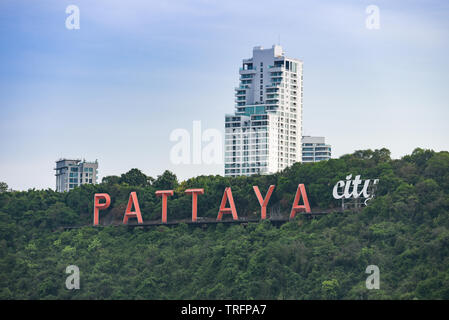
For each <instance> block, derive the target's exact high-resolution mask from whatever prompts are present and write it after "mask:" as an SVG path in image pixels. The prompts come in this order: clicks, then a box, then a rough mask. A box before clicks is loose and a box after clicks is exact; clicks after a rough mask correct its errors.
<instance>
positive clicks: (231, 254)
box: [0, 149, 449, 299]
mask: <svg viewBox="0 0 449 320" xmlns="http://www.w3.org/2000/svg"><path fill="white" fill-rule="evenodd" d="M348 174H361V175H362V179H369V178H379V179H380V183H379V186H378V190H377V195H376V198H375V199H373V200H371V202H370V205H369V206H368V207H366V208H364V209H363V210H362V211H360V212H344V213H332V214H328V215H326V216H323V217H319V218H315V219H305V218H302V217H298V218H296V219H295V220H293V221H290V222H288V223H285V224H283V225H282V226H280V227H277V226H274V225H272V224H271V223H270V222H269V221H264V222H259V223H249V224H248V225H247V226H245V225H231V226H228V225H224V224H217V225H209V226H207V227H206V228H201V227H198V226H192V225H187V224H184V223H181V224H179V225H177V226H175V227H167V226H161V227H149V228H141V227H138V228H130V227H127V226H123V225H120V226H107V225H110V224H120V222H121V220H122V218H123V213H124V209H125V206H126V203H127V201H128V196H129V193H130V192H131V191H137V194H138V199H139V203H140V207H141V209H142V215H143V219H144V222H147V221H150V220H157V219H160V212H161V200H160V198H157V197H156V196H155V191H156V190H163V189H174V190H175V195H174V196H173V197H171V198H170V199H169V202H168V210H169V214H168V218H169V220H174V219H189V218H190V214H191V196H188V195H185V194H184V190H185V189H187V188H197V187H203V188H204V189H205V194H204V195H202V196H200V197H199V215H200V216H207V217H216V215H217V211H218V207H219V203H220V200H221V197H222V195H223V191H224V189H225V187H227V186H231V187H232V192H233V195H234V199H235V202H236V207H237V211H238V214H239V216H240V217H257V216H258V215H259V212H260V207H259V203H258V201H257V199H256V196H255V194H254V192H253V190H252V186H253V185H258V186H259V188H260V190H261V192H262V194H263V195H264V194H265V192H266V190H267V189H268V186H269V185H270V184H274V185H276V189H275V192H274V194H273V196H272V199H271V200H270V203H269V211H268V213H269V215H270V214H271V215H287V214H288V212H289V209H290V208H291V204H292V201H293V197H294V194H295V192H296V188H297V185H298V183H304V184H305V185H306V188H307V193H308V196H309V200H310V203H311V205H312V208H313V210H323V209H332V208H336V207H338V206H339V203H338V202H337V201H336V200H333V198H332V188H333V186H334V184H335V183H336V182H337V181H338V180H342V179H345V177H346V175H348ZM97 192H107V193H109V194H110V195H111V198H112V204H111V207H110V209H108V210H106V211H102V212H101V214H100V222H101V224H103V225H105V226H101V227H92V226H90V225H91V223H92V212H93V194H94V193H97ZM448 193H449V153H448V152H434V151H431V150H422V149H416V150H415V151H414V152H413V153H412V154H411V155H408V156H405V157H403V158H402V159H399V160H392V159H390V153H389V151H388V150H386V149H381V150H375V151H371V150H364V151H357V152H355V153H353V154H350V155H345V156H343V157H341V158H339V159H332V160H330V161H327V162H319V163H314V164H295V165H293V166H292V167H289V168H288V169H286V170H284V171H283V172H281V173H279V174H274V175H267V176H252V177H239V178H224V177H220V176H200V177H196V178H192V179H189V180H187V181H183V182H178V181H177V178H176V176H175V175H174V174H172V173H171V172H169V171H166V172H165V173H163V174H162V175H161V176H159V177H157V178H156V179H154V178H151V177H148V176H146V175H145V174H143V173H142V172H141V171H139V170H137V169H132V170H131V171H129V172H128V173H126V174H123V175H121V176H120V177H118V176H110V177H106V178H104V180H103V182H102V183H101V184H99V185H84V186H82V187H79V188H76V189H75V190H73V191H70V192H68V193H56V192H54V191H52V190H28V191H26V192H18V191H8V187H7V185H6V184H4V183H3V184H1V188H0V298H1V299H190V298H192V299H449V270H448V267H449V214H448V213H449V195H448ZM74 225H77V226H82V227H81V228H77V229H71V230H66V231H64V229H63V228H62V227H63V226H74ZM372 264H374V265H377V266H378V267H379V268H380V289H379V290H367V289H366V287H365V280H366V278H367V276H368V274H366V273H365V269H366V267H367V266H368V265H372ZM69 265H77V266H78V267H79V269H80V274H81V288H80V289H79V290H68V289H66V287H65V281H66V278H67V276H68V274H66V273H65V271H66V267H67V266H69Z"/></svg>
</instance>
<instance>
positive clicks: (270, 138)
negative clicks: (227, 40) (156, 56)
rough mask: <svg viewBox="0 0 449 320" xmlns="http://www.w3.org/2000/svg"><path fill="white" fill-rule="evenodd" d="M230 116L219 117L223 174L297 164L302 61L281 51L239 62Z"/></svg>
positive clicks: (260, 52) (275, 169)
mask: <svg viewBox="0 0 449 320" xmlns="http://www.w3.org/2000/svg"><path fill="white" fill-rule="evenodd" d="M239 73H240V85H239V87H237V88H235V91H236V93H235V97H236V100H235V103H236V106H235V108H236V111H235V114H232V115H231V114H227V115H226V117H225V158H224V163H225V176H241V175H252V174H271V173H275V172H278V171H280V170H283V169H285V168H286V167H288V166H290V165H292V164H293V163H295V162H299V161H301V158H302V151H301V147H302V144H301V138H302V108H303V62H302V61H301V60H298V59H293V58H287V57H286V56H285V55H284V52H283V50H282V47H281V46H279V45H273V46H272V48H270V49H263V48H262V47H254V49H253V57H252V58H250V59H243V62H242V67H241V68H240V72H239Z"/></svg>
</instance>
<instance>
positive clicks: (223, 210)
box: [217, 187, 239, 221]
mask: <svg viewBox="0 0 449 320" xmlns="http://www.w3.org/2000/svg"><path fill="white" fill-rule="evenodd" d="M228 199H229V205H230V208H226V201H227V200H228ZM224 213H232V219H233V220H238V219H239V217H238V216H237V210H236V209H235V204H234V199H233V198H232V192H231V188H230V187H227V188H226V189H225V191H224V193H223V199H221V204H220V210H219V211H218V217H217V220H218V221H221V219H222V218H223V214H224Z"/></svg>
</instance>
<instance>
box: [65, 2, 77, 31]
mask: <svg viewBox="0 0 449 320" xmlns="http://www.w3.org/2000/svg"><path fill="white" fill-rule="evenodd" d="M65 13H66V14H68V15H69V16H68V17H67V18H66V19H65V27H66V28H67V29H69V30H74V29H75V30H78V29H79V28H80V8H78V6H76V5H74V4H71V5H69V6H67V8H66V9H65Z"/></svg>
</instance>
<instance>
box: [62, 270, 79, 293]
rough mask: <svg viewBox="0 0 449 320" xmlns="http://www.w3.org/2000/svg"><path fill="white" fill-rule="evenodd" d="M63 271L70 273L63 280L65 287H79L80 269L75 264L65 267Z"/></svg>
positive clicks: (70, 288)
mask: <svg viewBox="0 0 449 320" xmlns="http://www.w3.org/2000/svg"><path fill="white" fill-rule="evenodd" d="M65 273H68V274H70V276H68V277H67V279H66V280H65V287H66V288H67V289H69V290H74V289H75V290H78V289H79V288H80V269H79V268H78V267H77V266H75V265H70V266H68V267H67V268H66V269H65Z"/></svg>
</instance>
